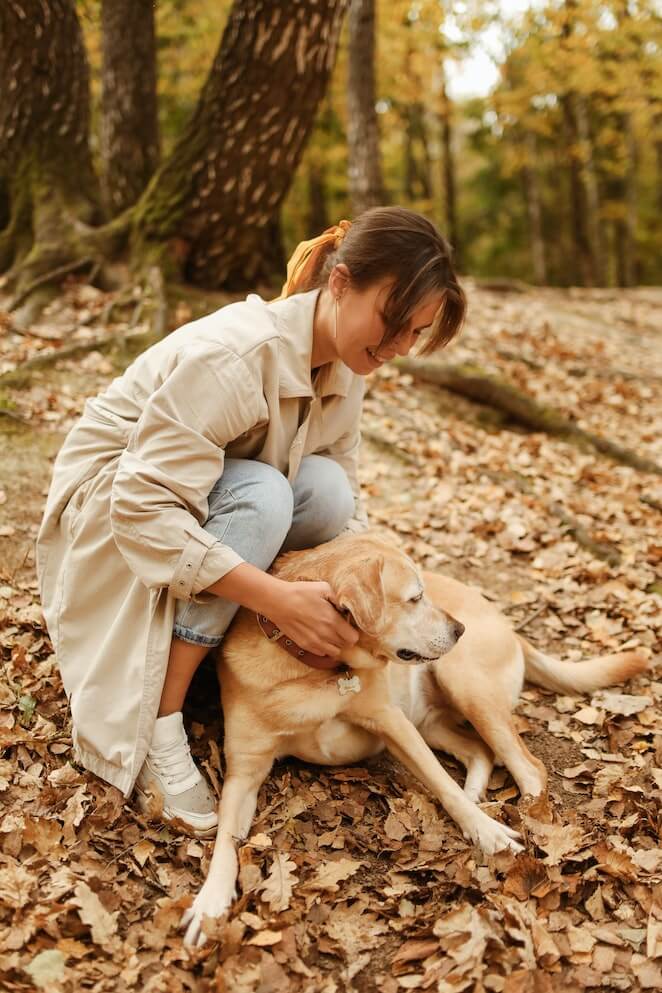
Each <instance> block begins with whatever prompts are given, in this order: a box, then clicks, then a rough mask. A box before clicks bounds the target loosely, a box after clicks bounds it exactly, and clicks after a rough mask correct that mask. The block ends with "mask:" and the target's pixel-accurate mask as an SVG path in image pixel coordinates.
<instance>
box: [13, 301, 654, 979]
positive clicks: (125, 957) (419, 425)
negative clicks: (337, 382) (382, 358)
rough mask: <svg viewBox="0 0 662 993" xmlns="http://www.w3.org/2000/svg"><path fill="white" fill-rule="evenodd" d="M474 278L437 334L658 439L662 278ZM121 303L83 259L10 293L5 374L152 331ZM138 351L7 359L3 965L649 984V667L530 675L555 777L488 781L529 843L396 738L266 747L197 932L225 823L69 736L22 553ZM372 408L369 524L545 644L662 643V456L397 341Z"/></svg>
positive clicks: (203, 723)
mask: <svg viewBox="0 0 662 993" xmlns="http://www.w3.org/2000/svg"><path fill="white" fill-rule="evenodd" d="M467 288H468V291H469V296H470V300H471V311H470V319H469V323H468V325H467V327H466V329H465V331H464V333H463V335H462V336H461V338H460V339H459V341H458V342H457V343H455V344H454V345H453V346H451V348H450V349H449V352H448V360H449V361H453V362H460V361H461V362H473V363H476V364H478V365H480V366H481V367H482V368H484V369H486V370H487V371H489V372H496V373H498V374H499V375H500V376H501V377H503V378H505V379H507V380H509V381H511V382H513V383H515V384H516V385H517V386H518V387H519V388H520V389H522V390H524V391H526V392H528V393H529V394H531V395H532V396H534V397H536V398H537V399H540V400H543V401H544V402H548V403H552V404H553V405H554V406H556V407H557V408H558V409H559V410H560V411H561V412H563V413H564V414H565V415H566V416H568V417H571V418H573V419H575V420H577V421H578V422H579V423H580V424H581V426H583V427H586V428H588V429H589V430H591V431H593V432H594V433H597V434H601V435H604V436H606V437H609V438H611V439H612V440H614V441H618V442H619V443H621V444H624V445H627V446H628V447H629V448H632V449H634V450H636V451H639V452H640V453H642V454H645V455H647V456H648V457H649V458H651V459H656V460H657V461H658V462H660V461H662V453H661V451H660V446H661V437H662V432H660V422H661V418H660V402H661V391H660V389H659V368H660V363H659V358H658V359H657V366H656V356H657V357H659V355H660V334H661V333H662V332H661V328H662V321H661V320H660V314H661V313H662V291H659V290H653V289H641V290H632V291H618V292H616V291H583V290H582V291H581V292H580V291H554V290H541V291H535V292H533V291H532V292H529V293H523V294H519V293H518V294H503V293H495V292H488V291H484V290H478V289H476V288H475V287H473V286H471V285H470V284H469V285H468V287H467ZM112 303H113V298H112V297H110V296H108V295H104V294H100V293H98V291H94V290H92V289H90V288H89V287H84V286H79V285H77V284H76V283H73V282H72V283H71V284H70V286H69V288H68V290H67V292H66V294H65V296H64V297H63V299H62V300H60V301H58V302H57V305H56V306H54V307H53V309H52V311H51V312H50V314H46V315H45V317H44V320H43V322H42V324H40V325H39V326H38V327H35V328H34V329H32V332H33V333H32V334H30V335H27V336H26V335H25V334H22V335H18V334H16V333H15V332H13V331H12V329H11V325H10V323H9V322H8V321H5V325H4V328H5V329H4V333H3V334H2V335H1V336H0V376H1V374H2V373H3V372H6V371H10V370H12V369H13V368H15V366H16V365H18V364H20V363H23V362H25V361H26V360H28V359H31V358H33V357H34V355H35V354H36V353H43V352H45V351H47V350H48V349H50V348H52V347H54V346H55V347H66V346H67V345H70V344H72V343H74V342H80V343H84V342H85V341H86V340H92V339H94V340H95V341H96V340H97V338H99V336H101V337H103V335H104V334H105V333H106V332H107V333H108V334H109V335H115V336H116V335H118V334H121V333H125V332H127V331H130V330H132V329H133V330H135V329H136V328H137V329H140V323H139V316H140V315H139V313H137V312H136V310H135V302H134V303H133V305H132V308H129V309H128V310H127V309H126V308H125V309H124V310H122V309H120V308H119V307H116V308H114V309H113V310H111V304H112ZM217 305H219V302H218V301H216V302H215V303H213V304H212V306H208V308H207V309H213V306H217ZM187 306H188V305H187V304H182V307H181V309H180V311H179V313H178V323H181V322H183V321H184V320H186V319H187V318H188V316H190V311H189V310H187ZM122 315H123V316H124V320H120V317H121V316H122ZM129 358H130V353H127V352H126V350H124V351H123V350H122V349H121V348H120V349H116V350H114V351H110V352H108V351H106V349H105V346H104V348H103V351H99V350H94V349H92V350H91V351H89V352H88V353H87V354H84V355H83V356H82V357H81V356H79V357H78V358H76V359H71V360H67V361H62V362H61V363H59V364H58V365H57V366H46V367H45V368H43V369H42V370H35V371H33V372H31V373H30V376H29V377H28V378H26V379H25V380H24V381H23V383H22V384H21V386H20V388H19V387H18V386H16V385H11V384H10V385H5V386H4V387H3V386H0V431H1V432H2V446H1V450H0V615H1V620H0V659H1V660H2V673H1V674H0V733H1V736H2V743H3V749H4V751H3V758H2V760H0V803H1V804H2V808H3V813H2V814H1V815H0V948H1V953H0V954H1V957H0V974H2V976H3V988H6V989H8V990H9V989H11V990H23V989H25V990H28V989H34V988H35V986H37V987H41V988H47V989H58V990H73V989H75V988H77V987H79V986H83V987H85V988H86V989H91V990H113V991H122V990H149V991H152V990H153V991H161V990H163V991H170V990H172V991H179V990H195V991H198V990H200V991H202V990H212V989H218V990H226V989H227V990H229V991H232V993H239V991H242V993H243V991H246V993H248V991H266V990H272V989H278V990H283V991H289V990H292V991H296V990H305V991H306V993H317V991H319V993H335V991H336V990H338V991H339V990H359V991H372V990H377V989H379V990H383V991H386V993H396V991H400V990H412V989H413V990H415V989H431V990H440V991H444V993H445V991H456V990H476V991H480V990H494V991H497V993H498V991H505V993H519V991H528V990H531V991H536V993H537V991H547V990H556V989H560V988H561V987H563V988H564V989H570V990H572V989H578V990H579V989H585V988H588V989H600V990H626V991H629V990H632V991H637V990H642V989H644V990H645V989H656V988H660V986H661V985H662V974H661V972H660V958H661V957H662V900H661V897H660V892H661V890H660V882H661V880H662V854H661V850H660V846H659V830H660V796H661V789H662V745H661V744H660V742H661V741H662V739H661V738H660V732H661V731H662V719H661V716H660V709H659V698H660V690H661V689H662V683H660V681H659V676H658V674H657V673H656V671H655V669H652V670H651V671H650V672H649V673H648V674H646V675H645V676H641V677H639V678H638V679H637V680H636V681H635V682H633V683H632V684H630V685H628V686H627V687H622V688H621V687H617V688H614V690H613V691H609V692H605V691H603V692H601V693H597V694H595V696H594V697H593V698H592V699H588V698H574V697H562V696H558V695H555V694H552V693H548V692H544V691H542V690H537V689H535V688H527V689H526V690H525V692H524V694H523V697H522V700H521V703H520V705H519V707H518V721H519V726H520V728H521V729H522V731H523V732H524V733H525V734H526V740H527V742H528V744H529V746H530V747H531V749H532V751H534V752H535V753H536V754H537V755H539V756H540V757H541V758H542V759H543V760H544V761H545V763H546V765H547V767H548V769H549V772H550V795H549V797H548V798H545V799H543V800H542V801H539V802H537V803H535V804H531V803H530V802H523V801H519V802H518V797H517V792H516V790H515V789H514V787H513V785H512V782H511V780H510V778H509V776H508V775H507V774H506V773H505V772H504V771H503V770H501V769H497V770H496V772H495V773H494V775H493V779H492V782H491V790H490V809H491V810H492V811H493V812H494V813H495V814H496V815H497V816H500V817H504V818H506V819H507V820H508V821H509V822H510V823H512V824H514V825H518V826H519V827H521V829H522V830H523V831H524V833H525V836H526V838H527V851H526V853H524V854H522V855H519V856H512V855H499V856H497V857H494V858H485V857H483V856H482V855H481V854H480V852H478V851H476V850H475V849H472V848H471V847H470V846H468V845H467V843H466V842H465V841H464V840H463V839H462V837H461V836H460V835H459V832H458V830H457V829H456V827H455V826H454V824H453V823H452V822H451V821H450V819H449V818H448V816H447V815H446V814H445V813H444V811H443V810H442V809H441V808H440V806H439V804H438V803H436V801H434V800H433V799H432V798H431V797H430V795H429V794H428V793H427V792H426V790H425V788H424V787H422V786H421V785H420V784H419V783H418V782H416V781H415V780H414V779H413V777H412V776H411V775H410V774H409V773H408V772H407V771H406V770H404V769H403V768H402V767H401V766H400V765H399V764H398V763H397V762H396V761H395V760H392V759H390V758H389V757H388V756H387V755H381V756H379V757H378V758H377V759H376V760H373V761H372V762H370V763H366V764H365V765H361V766H356V767H347V768H335V767H334V768H323V769H321V768H318V767H315V766H310V765H307V764H306V763H302V762H298V761H294V760H287V761H284V762H280V763H278V764H277V765H276V766H275V767H274V769H273V771H272V775H271V776H270V778H269V779H268V781H267V782H266V783H265V785H264V786H263V788H262V790H261V792H260V798H259V806H258V816H257V818H256V822H255V825H254V829H253V833H252V835H251V838H250V839H249V841H248V843H247V844H245V845H243V846H242V848H241V851H240V864H241V886H242V896H241V897H240V899H239V901H238V902H237V904H236V906H235V907H234V908H233V911H232V913H231V915H230V919H229V921H224V922H220V923H219V924H218V925H217V926H216V927H215V929H213V930H212V932H211V933H212V936H213V937H215V938H216V939H217V940H215V941H211V942H210V943H209V944H208V946H207V947H206V948H205V949H203V950H202V951H200V952H195V953H191V952H188V951H187V950H186V949H184V947H183V945H182V942H181V935H180V933H179V931H178V930H177V924H178V920H179V917H180V915H181V911H182V909H183V908H184V907H185V906H187V905H188V904H189V903H190V900H191V898H192V895H193V894H194V893H195V892H196V890H197V889H198V888H199V886H200V883H201V881H202V879H203V877H204V874H205V872H206V870H207V867H208V865H209V859H210V856H211V851H212V845H211V843H206V842H205V843H201V842H198V841H192V840H190V839H188V838H186V837H184V836H182V835H179V834H176V833H175V832H174V831H171V830H170V829H169V828H166V827H164V826H160V825H159V824H157V823H148V822H146V821H145V820H144V818H143V817H142V816H141V815H140V814H139V813H137V812H136V811H135V810H134V809H133V806H132V805H131V804H130V803H129V804H127V803H125V802H123V798H122V797H121V795H120V794H119V792H118V791H117V790H115V789H114V788H112V787H110V786H108V785H107V784H105V783H103V782H102V781H101V780H98V779H97V778H95V777H94V776H91V775H90V774H88V773H87V772H85V771H84V770H82V769H81V768H80V767H78V766H76V765H75V763H73V761H72V756H71V735H70V730H71V729H70V723H69V718H68V712H67V706H66V698H65V695H64V692H63V689H62V684H61V682H60V678H59V674H58V670H57V667H56V664H55V659H54V656H53V654H52V648H51V645H50V641H49V639H48V635H47V632H46V630H45V628H44V627H43V621H42V618H41V612H40V609H39V605H38V600H37V596H36V581H35V575H34V555H33V542H34V536H35V533H36V528H37V526H38V522H39V519H40V515H41V512H42V509H43V503H44V499H45V494H46V490H47V486H48V480H49V475H50V467H51V462H52V458H53V457H54V454H55V452H56V451H57V448H58V446H59V444H60V443H61V440H62V438H63V436H64V433H65V432H66V430H67V428H68V427H69V426H70V425H71V424H72V423H73V421H74V419H75V418H76V416H77V415H78V413H79V412H80V410H81V408H82V404H83V402H84V398H85V396H88V395H91V394H94V393H96V392H97V391H98V390H99V389H101V388H102V387H103V385H104V384H105V383H106V382H107V381H108V380H109V379H110V378H111V377H112V376H113V375H114V374H116V373H117V372H118V371H119V370H120V369H121V368H122V367H123V366H124V365H125V364H126V362H127V361H128V360H129ZM0 382H1V380H0ZM363 424H364V445H363V465H362V486H363V489H364V492H365V496H366V499H367V503H368V506H369V510H370V515H371V519H372V523H373V525H374V526H375V527H376V528H382V529H386V530H387V531H388V532H389V533H390V534H393V535H396V536H397V537H398V538H399V540H400V542H401V544H402V546H403V547H404V548H405V550H406V551H407V552H409V553H410V554H411V555H412V556H413V557H414V559H415V560H416V561H417V562H418V563H419V564H421V565H422V566H425V567H426V568H433V569H439V570H442V571H445V572H447V573H448V574H450V575H453V576H455V577H456V578H459V579H462V580H464V581H466V582H469V583H472V584H474V585H477V586H479V587H480V588H481V589H482V590H483V592H484V593H485V594H486V595H487V596H488V597H490V599H492V600H494V601H495V602H497V603H498V604H499V605H500V607H501V608H502V609H503V610H504V611H505V612H506V613H507V614H508V616H509V617H510V618H511V619H512V622H513V624H514V625H515V626H517V627H518V628H519V629H521V630H523V631H524V633H525V634H526V635H527V637H529V638H530V639H531V640H532V641H533V642H534V643H535V644H537V645H538V646H539V647H541V648H543V649H545V650H547V651H550V652H552V653H557V654H560V655H563V656H564V657H565V658H569V659H577V658H579V657H581V656H583V655H591V654H600V653H604V652H608V651H612V650H615V649H617V648H622V647H629V646H634V645H643V646H645V647H647V648H649V649H651V651H652V652H655V651H656V649H659V634H660V614H661V611H660V607H661V605H662V597H661V596H660V593H661V592H662V586H661V585H660V576H659V565H660V560H661V558H662V540H661V538H660V508H661V507H662V494H661V493H660V484H659V476H657V475H655V474H646V473H642V472H639V471H637V470H635V469H632V468H629V467H625V466H621V465H616V464H614V463H612V462H610V461H608V460H607V459H605V458H604V457H601V456H598V455H596V454H594V453H587V452H586V451H581V450H580V449H578V448H576V447H573V446H572V445H570V444H569V443H567V442H563V441H560V440H557V439H552V438H550V437H548V436H546V435H544V434H541V433H528V432H525V431H522V430H520V429H516V428H514V427H513V426H512V425H508V424H507V423H504V422H503V419H502V418H500V417H498V416H496V415H494V413H493V412H491V411H489V410H488V409H486V408H481V407H478V406H476V405H475V404H473V403H470V402H469V401H466V400H464V399H462V398H459V397H457V396H452V395H451V394H449V393H446V392H444V391H442V390H440V389H438V388H436V387H434V386H429V385H422V384H420V383H418V382H416V381H415V380H413V379H412V377H411V376H408V375H403V374H400V373H398V372H397V370H395V369H393V368H389V367H384V368H383V369H381V370H380V371H379V372H378V373H377V374H375V375H373V376H372V377H371V379H370V383H369V389H368V394H367V398H366V406H365V414H364V421H363ZM216 700H217V688H216V686H215V676H214V674H213V671H212V668H211V666H210V665H209V664H205V665H203V666H202V667H201V668H200V670H199V671H198V673H197V674H196V677H195V679H194V682H193V685H192V688H191V692H190V694H189V697H188V699H187V706H186V714H185V716H186V721H187V726H188V727H189V729H190V732H191V737H192V740H193V742H194V753H195V754H196V756H197V758H198V759H199V760H200V761H201V763H202V765H203V767H204V768H205V769H206V771H207V773H208V774H209V776H210V779H211V781H212V783H213V785H214V787H215V788H216V789H217V790H218V789H220V784H221V783H222V778H223V762H222V753H221V750H220V744H219V743H220V741H221V740H222V717H221V714H220V713H219V709H218V704H217V702H216ZM439 759H440V761H442V762H443V763H444V765H445V766H446V767H447V768H448V769H449V770H450V771H451V773H452V774H453V775H455V776H456V778H458V779H461V778H462V770H461V769H460V767H459V766H458V765H457V764H456V763H454V762H453V760H451V759H449V758H448V756H445V755H442V754H440V755H439ZM281 908H284V909H281Z"/></svg>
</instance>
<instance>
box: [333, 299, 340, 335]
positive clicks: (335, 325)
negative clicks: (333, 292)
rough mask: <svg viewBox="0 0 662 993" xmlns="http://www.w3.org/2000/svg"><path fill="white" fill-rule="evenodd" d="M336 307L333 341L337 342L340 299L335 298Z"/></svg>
mask: <svg viewBox="0 0 662 993" xmlns="http://www.w3.org/2000/svg"><path fill="white" fill-rule="evenodd" d="M335 300H336V305H335V308H334V311H333V340H334V341H335V340H336V338H337V337H338V300H339V297H336V298H335Z"/></svg>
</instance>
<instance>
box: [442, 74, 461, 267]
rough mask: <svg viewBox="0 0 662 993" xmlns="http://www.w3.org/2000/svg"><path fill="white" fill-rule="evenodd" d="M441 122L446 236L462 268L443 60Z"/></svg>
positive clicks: (450, 129) (457, 263)
mask: <svg viewBox="0 0 662 993" xmlns="http://www.w3.org/2000/svg"><path fill="white" fill-rule="evenodd" d="M439 80H440V93H439V98H440V103H441V112H440V115H439V117H440V121H441V143H442V147H443V150H444V155H443V166H442V168H443V173H442V189H443V196H444V211H445V217H446V234H447V236H448V240H449V241H450V243H451V245H452V246H453V254H454V257H455V264H456V266H458V267H461V261H460V260H461V254H460V233H459V231H458V225H457V196H456V184H455V161H454V159H453V121H452V114H451V102H450V100H449V99H448V91H447V89H446V72H445V69H444V64H443V60H442V61H441V66H440V72H439Z"/></svg>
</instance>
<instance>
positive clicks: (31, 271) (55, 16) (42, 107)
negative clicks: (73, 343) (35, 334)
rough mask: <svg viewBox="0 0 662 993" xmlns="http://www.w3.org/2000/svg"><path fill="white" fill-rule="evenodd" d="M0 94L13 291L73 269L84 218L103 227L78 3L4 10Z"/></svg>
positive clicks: (42, 1)
mask: <svg viewBox="0 0 662 993" xmlns="http://www.w3.org/2000/svg"><path fill="white" fill-rule="evenodd" d="M0 94H2V97H1V98H0V162H2V163H3V166H2V169H3V173H4V181H5V199H6V204H7V206H6V208H5V210H6V212H7V213H8V222H7V223H6V225H5V228H4V230H3V231H2V232H0V269H2V270H7V269H10V271H9V273H8V276H7V284H6V285H7V288H8V289H9V291H10V292H14V291H15V290H18V291H21V289H22V288H23V287H25V286H26V285H28V284H29V283H30V282H31V281H34V280H36V279H38V278H39V277H40V276H42V275H43V274H44V273H45V272H47V271H49V270H53V269H57V268H58V266H60V265H61V264H62V263H63V262H64V263H66V262H67V261H69V259H70V256H69V254H68V246H70V245H71V244H72V243H73V242H75V241H76V239H77V230H76V220H79V221H82V222H84V223H87V224H90V223H95V222H96V221H98V220H100V212H99V209H98V206H97V205H98V184H97V181H96V177H95V175H94V170H93V167H92V159H91V155H90V149H89V144H88V128H89V70H88V64H87V58H86V55H85V48H84V45H83V39H82V35H81V30H80V25H79V23H78V18H77V16H76V9H75V4H74V0H12V2H11V3H3V4H0ZM23 317H24V319H27V318H28V317H29V315H28V314H24V315H23ZM17 320H19V318H18V317H17Z"/></svg>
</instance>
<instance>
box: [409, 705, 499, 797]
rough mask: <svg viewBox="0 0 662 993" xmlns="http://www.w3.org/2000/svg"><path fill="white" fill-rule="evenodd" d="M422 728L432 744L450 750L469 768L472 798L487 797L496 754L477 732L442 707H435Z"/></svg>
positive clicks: (467, 781)
mask: <svg viewBox="0 0 662 993" xmlns="http://www.w3.org/2000/svg"><path fill="white" fill-rule="evenodd" d="M419 731H420V732H421V734H422V736H423V737H424V738H425V740H426V742H427V743H428V745H429V746H430V748H437V749H439V751H442V752H448V754H449V755H452V756H453V757H454V758H456V759H458V760H459V761H460V762H461V763H462V765H463V766H464V767H465V768H466V770H467V778H466V779H465V782H464V792H465V795H466V796H468V797H469V799H470V800H474V801H478V800H483V799H484V798H485V793H486V790H487V784H488V782H489V779H490V773H491V772H492V766H493V765H494V756H493V755H492V752H491V751H490V749H489V748H488V747H487V745H486V744H485V743H484V742H483V741H481V739H480V738H479V737H478V735H477V734H476V732H475V731H473V730H471V729H468V730H467V729H464V728H459V727H457V726H456V725H453V724H452V722H451V721H450V720H449V718H448V715H447V714H445V713H444V712H440V711H432V712H431V713H430V714H429V715H428V716H427V717H426V718H425V720H424V721H423V723H422V724H421V726H420V728H419Z"/></svg>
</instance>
